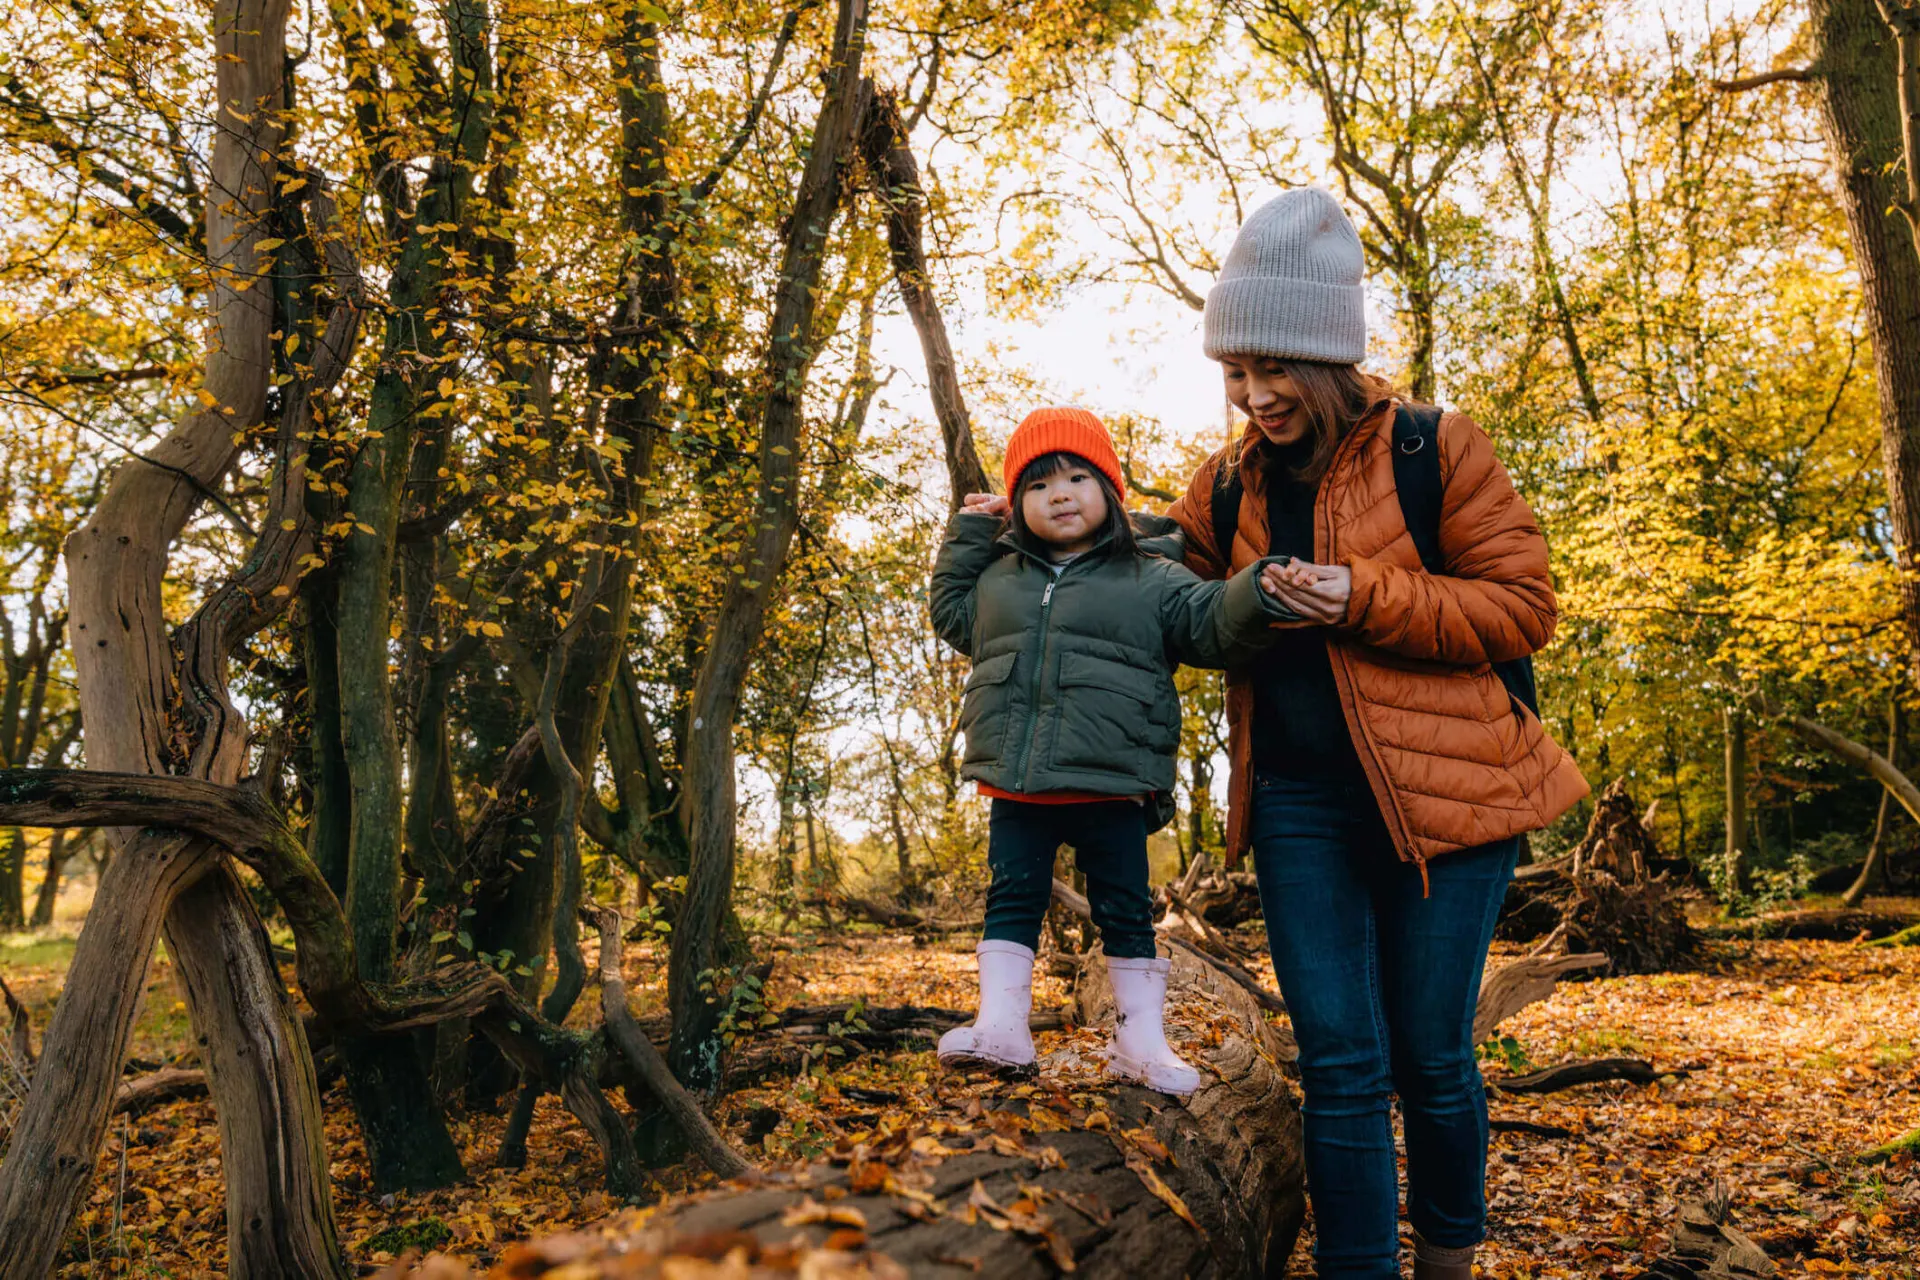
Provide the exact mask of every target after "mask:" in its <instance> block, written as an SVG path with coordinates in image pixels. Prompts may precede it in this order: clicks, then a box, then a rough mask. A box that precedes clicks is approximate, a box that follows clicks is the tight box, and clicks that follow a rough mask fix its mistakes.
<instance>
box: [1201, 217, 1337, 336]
mask: <svg viewBox="0 0 1920 1280" xmlns="http://www.w3.org/2000/svg"><path fill="white" fill-rule="evenodd" d="M1365 269H1366V262H1365V259H1364V258H1363V256H1362V254H1361V251H1360V236H1359V233H1358V232H1356V231H1355V230H1354V229H1353V223H1352V222H1350V221H1348V220H1347V213H1346V210H1344V209H1342V208H1341V207H1340V202H1339V201H1338V200H1335V199H1334V198H1333V197H1332V196H1331V195H1329V194H1328V193H1327V192H1325V191H1322V190H1321V189H1320V188H1319V187H1298V188H1295V189H1294V190H1292V191H1287V192H1283V193H1281V194H1280V195H1277V196H1275V197H1274V198H1273V199H1271V200H1269V201H1267V203H1265V204H1263V205H1261V206H1260V207H1259V208H1258V209H1255V210H1254V211H1253V216H1252V217H1250V218H1248V219H1247V221H1246V223H1245V225H1243V226H1242V227H1241V228H1240V234H1239V235H1237V236H1235V237H1234V238H1233V248H1231V249H1229V250H1227V262H1226V265H1225V266H1224V267H1222V268H1221V269H1220V280H1219V282H1218V283H1216V284H1215V285H1214V286H1213V292H1211V293H1209V294H1208V295H1207V315H1206V324H1207V332H1206V351H1207V355H1208V356H1209V357H1211V358H1212V359H1215V360H1218V359H1219V358H1220V357H1221V356H1228V355H1258V356H1279V357H1281V358H1283V359H1290V360H1321V361H1325V362H1326V363H1328V364H1359V363H1360V361H1362V360H1363V359H1365V358H1366V354H1367V317H1366V290H1365V289H1364V288H1363V287H1362V286H1361V283H1360V281H1361V277H1362V275H1363V274H1364V272H1365Z"/></svg>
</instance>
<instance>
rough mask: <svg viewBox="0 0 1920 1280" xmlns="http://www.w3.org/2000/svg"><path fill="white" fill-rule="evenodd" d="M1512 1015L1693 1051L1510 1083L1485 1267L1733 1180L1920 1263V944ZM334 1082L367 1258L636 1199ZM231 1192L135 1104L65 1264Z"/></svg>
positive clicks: (1736, 1199) (901, 945)
mask: <svg viewBox="0 0 1920 1280" xmlns="http://www.w3.org/2000/svg"><path fill="white" fill-rule="evenodd" d="M1248 936H1249V937H1251V936H1252V935H1248ZM1501 951H1508V949H1506V948H1504V947H1501V948H1496V960H1495V963H1496V964H1497V963H1499V960H1500V955H1499V952H1501ZM71 952H72V942H71V938H70V937H67V936H61V935H60V934H58V933H54V934H46V935H15V936H12V937H0V974H3V975H4V976H5V977H6V980H7V982H8V984H9V985H10V986H11V987H12V988H13V989H14V991H15V992H16V993H18V994H19V995H20V997H21V998H22V999H23V1000H24V1001H25V1003H26V1004H27V1006H28V1008H29V1009H30V1010H32V1012H33V1016H34V1025H35V1031H36V1040H37V1038H38V1033H39V1032H40V1031H41V1030H43V1029H44V1026H45V1021H46V1017H47V1012H48V1004H49V1001H50V1000H51V999H52V997H53V996H54V995H55V994H56V993H57V991H58V989H59V986H60V983H61V980H62V978H63V976H64V973H65V969H66V964H67V960H68V958H69V956H70V955H71ZM776 954H777V965H776V968H775V970H774V975H773V978H772V980H771V981H770V983H769V984H768V1003H769V1005H770V1006H771V1007H773V1008H780V1007H784V1006H787V1005H790V1004H796V1003H806V1004H827V1003H833V1002H837V1001H845V1000H852V999H856V998H860V999H865V1000H867V1001H869V1002H872V1003H876V1004H879V1003H888V1004H893V1003H901V1004H904V1003H912V1004H927V1005H940V1006H948V1007H953V1008H966V1007H969V1006H970V1004H971V1002H972V998H973V978H972V971H973V961H972V955H971V945H970V943H968V942H965V941H962V940H961V939H958V938H955V939H952V940H950V941H936V942H932V943H925V944H920V943H916V942H915V941H914V940H913V939H911V938H909V937H905V936H901V935H894V934H879V933H864V934H862V933H853V934H848V935H843V936H830V937H817V936H805V937H790V938H786V939H783V940H781V942H780V943H779V944H778V946H777V951H776ZM1509 954H1510V951H1509ZM664 964H665V954H664V948H661V949H660V950H659V951H658V952H657V953H656V951H655V949H654V948H652V947H650V946H648V945H638V946H634V947H632V948H630V949H629V954H628V960H627V968H628V973H629V980H630V982H631V983H632V985H633V990H634V998H635V1001H636V1003H637V1004H638V1005H639V1006H640V1007H641V1009H642V1011H643V1012H644V1011H646V1010H647V1009H648V1008H649V1007H653V1008H657V1007H658V1005H659V1003H660V1001H661V1000H662V999H663V997H664V994H665V992H664ZM1036 994H1037V1003H1038V1004H1039V1005H1041V1006H1048V1005H1060V1004H1063V1003H1065V1001H1066V998H1067V992H1066V991H1065V989H1064V986H1063V984H1062V983H1061V982H1060V981H1059V980H1058V979H1055V978H1051V977H1048V978H1043V979H1042V980H1041V982H1040V983H1039V990H1038V991H1037V993H1036ZM582 1004H583V1006H590V1005H591V1004H592V1001H591V1000H588V1001H583V1002H582ZM1502 1033H1503V1035H1504V1036H1506V1037H1510V1038H1511V1043H1509V1044H1507V1045H1506V1047H1505V1049H1504V1057H1503V1058H1502V1060H1499V1061H1490V1062H1488V1063H1487V1064H1486V1069H1487V1073H1488V1075H1489V1078H1490V1079H1493V1078H1498V1077H1499V1076H1502V1075H1505V1074H1507V1073H1508V1072H1509V1070H1510V1069H1517V1070H1531V1069H1535V1068H1538V1067H1542V1066H1548V1065H1551V1064H1553V1063H1556V1062H1560V1061H1564V1060H1567V1059H1570V1058H1588V1057H1614V1056H1633V1057H1642V1058H1646V1059H1648V1060H1650V1061H1652V1062H1653V1063H1654V1064H1655V1065H1656V1067H1658V1068H1659V1069H1661V1070H1662V1071H1666V1072H1671V1073H1673V1074H1671V1075H1669V1076H1667V1077H1665V1078H1663V1079H1662V1080H1661V1081H1660V1082H1659V1083H1656V1084H1652V1085H1647V1086H1637V1085H1629V1084H1621V1083H1615V1084H1602V1085H1593V1086H1585V1087H1581V1088H1577V1089H1572V1090H1568V1091H1565V1092H1561V1093H1557V1094H1552V1095H1547V1096H1543V1097H1527V1096H1512V1095H1502V1094H1498V1093H1496V1094H1494V1095H1493V1096H1492V1104H1491V1109H1492V1113H1493V1116H1494V1118H1495V1119H1496V1120H1520V1121H1529V1122H1532V1123H1534V1124H1537V1125H1541V1126H1548V1127H1551V1128H1554V1129H1558V1130H1564V1131H1567V1134H1568V1136H1565V1137H1544V1136H1537V1135H1535V1134H1531V1133H1524V1132H1498V1133H1496V1134H1495V1135H1494V1139H1493V1154H1492V1159H1491V1162H1490V1166H1489V1172H1488V1190H1489V1195H1490V1198H1491V1201H1492V1207H1493V1222H1494V1225H1493V1229H1492V1230H1493V1236H1492V1239H1491V1240H1490V1242H1489V1244H1488V1246H1487V1248H1486V1249H1485V1250H1484V1251H1483V1254H1482V1263H1481V1274H1482V1275H1483V1276H1487V1277H1496V1278H1500V1280H1538V1278H1544V1277H1587V1276H1632V1275H1636V1274H1638V1273H1639V1271H1640V1270H1641V1269H1642V1268H1643V1267H1644V1266H1645V1265H1646V1264H1647V1263H1649V1262H1650V1261H1651V1260H1652V1259H1653V1258H1654V1257H1656V1256H1657V1255H1658V1254H1659V1252H1660V1250H1661V1248H1662V1247H1663V1246H1664V1244H1665V1233H1666V1231H1667V1229H1668V1228H1669V1226H1670V1224H1671V1223H1672V1222H1673V1221H1674V1211H1675V1206H1676V1204H1677V1202H1679V1201H1681V1200H1698V1199H1702V1198H1704V1197H1705V1196H1706V1195H1708V1194H1709V1193H1710V1192H1711V1191H1712V1189H1713V1188H1714V1187H1715V1184H1716V1183H1719V1184H1723V1185H1724V1187H1725V1189H1726V1190H1727V1191H1728V1192H1729V1193H1730V1195H1731V1203H1732V1207H1733V1222H1734V1224H1735V1225H1737V1226H1738V1227H1740V1228H1741V1229H1742V1230H1744V1231H1746V1232H1747V1233H1749V1234H1750V1235H1751V1236H1753V1238H1754V1239H1756V1240H1757V1241H1759V1242H1760V1243H1762V1244H1763V1245H1765V1246H1766V1248H1767V1249H1768V1252H1769V1253H1770V1254H1771V1255H1772V1256H1773V1257H1774V1258H1775V1259H1776V1260H1777V1261H1778V1262H1779V1264H1780V1268H1781V1273H1782V1274H1784V1275H1807V1274H1812V1275H1854V1276H1866V1277H1886V1278H1888V1280H1893V1278H1895V1277H1907V1278H1913V1277H1920V1164H1916V1161H1915V1158H1914V1156H1913V1155H1912V1154H1904V1155H1900V1156H1896V1157H1894V1158H1893V1159H1891V1160H1888V1161H1885V1162H1882V1163H1879V1164H1874V1165H1858V1164H1855V1163H1853V1161H1852V1160H1851V1157H1852V1156H1854V1155H1856V1154H1857V1153H1860V1152H1863V1151H1866V1150H1868V1149H1870V1148H1872V1147H1875V1146H1877V1145H1879V1144H1881V1143H1885V1142H1887V1141H1889V1140H1890V1139H1893V1138H1895V1137H1898V1136H1900V1135H1902V1134H1905V1133H1908V1132H1911V1131H1913V1130H1915V1129H1916V1128H1920V947H1905V948H1894V949H1867V948H1862V947H1858V946H1855V945H1852V944H1848V943H1831V942H1760V943H1738V944H1720V945H1718V946H1716V948H1715V949H1714V950H1713V951H1712V952H1711V954H1710V955H1709V956H1708V958H1707V960H1706V962H1705V963H1704V964H1703V965H1702V966H1701V967H1700V968H1699V969H1698V970H1696V971H1693V972H1685V973H1672V974H1659V975H1652V976H1642V977H1622V978H1605V979H1599V980H1595V981H1587V982H1575V983H1568V984H1565V985H1563V986H1562V987H1561V988H1560V989H1559V990H1558V992H1557V993H1556V994H1555V995H1554V996H1553V997H1552V998H1550V999H1549V1000H1547V1001H1545V1002H1543V1003H1540V1004H1537V1005H1535V1006H1533V1007H1532V1008H1530V1009H1527V1010H1525V1011H1524V1012H1522V1013H1521V1014H1519V1015H1517V1016H1515V1017H1514V1018H1512V1019H1510V1020H1509V1021H1508V1022H1507V1024H1506V1025H1505V1026H1504V1027H1503V1028H1502ZM1063 1034H1071V1033H1063ZM190 1045H191V1040H190V1036H189V1034H188V1028H187V1024H186V1014H185V1007H184V1004H183V1003H182V1002H181V999H180V996H179V993H178V990H177V987H176V982H175V979H174V977H173V975H172V971H171V968H170V966H169V965H168V963H167V961H166V958H165V956H164V955H163V956H162V957H160V959H159V960H158V961H157V962H156V964H155V966H154V968H153V970H152V972H151V973H150V974H149V982H148V988H147V992H146V998H145V1003H144V1007H143V1010H142V1013H141V1016H140V1021H139V1025H138V1027H137V1029H136V1032H135V1035H134V1043H133V1049H132V1052H133V1055H134V1057H135V1058H136V1059H137V1060H138V1061H139V1063H140V1064H141V1065H142V1066H144V1067H149V1068H150V1067H154V1066H159V1065H162V1064H172V1063H177V1062H184V1061H188V1060H190ZM930 1048H931V1046H923V1047H921V1048H919V1049H917V1050H915V1051H908V1052H900V1053H895V1054H892V1055H889V1056H881V1055H866V1056H856V1057H853V1058H850V1059H846V1060H842V1059H839V1058H828V1059H826V1060H825V1061H824V1062H823V1063H821V1064H820V1066H819V1067H817V1068H816V1070H815V1072H814V1073H813V1074H812V1075H810V1076H807V1077H804V1078H798V1079H796V1078H794V1077H791V1076H789V1077H787V1078H784V1079H777V1080H771V1081H768V1082H767V1083H765V1084H762V1085H760V1086H757V1087H753V1088H747V1089H742V1090H740V1091H737V1092H735V1093H733V1094H731V1095H730V1096H728V1097H727V1098H726V1099H725V1100H724V1101H723V1102H722V1103H721V1104H720V1107H719V1110H718V1117H719V1119H720V1120H721V1122H722V1124H723V1125H724V1127H725V1128H726V1130H727V1132H728V1134H729V1136H730V1137H731V1138H732V1140H733V1141H734V1142H735V1143H736V1144H738V1145H739V1146H741V1147H742V1148H746V1149H750V1151H751V1153H752V1154H753V1156H754V1158H756V1159H757V1160H761V1161H763V1162H767V1163H787V1162H795V1161H804V1160H806V1159H808V1158H809V1157H812V1156H816V1155H818V1154H820V1153H821V1152H823V1151H825V1150H827V1149H829V1148H831V1147H833V1146H834V1145H836V1144H839V1143H841V1142H843V1141H845V1140H847V1139H848V1138H849V1137H856V1138H857V1137H858V1136H859V1134H860V1133H861V1131H862V1130H865V1129H869V1128H871V1127H873V1126H874V1125H876V1124H877V1123H879V1122H880V1121H881V1119H882V1114H883V1113H884V1114H885V1116H886V1118H887V1119H888V1121H889V1122H896V1121H897V1120H898V1119H899V1116H900V1113H903V1112H904V1113H908V1114H912V1113H922V1114H925V1113H930V1112H932V1111H934V1110H936V1109H937V1108H938V1107H939V1106H940V1105H941V1098H940V1096H939V1095H940V1093H941V1080H940V1073H939V1071H938V1068H937V1064H936V1063H935V1062H934V1059H933V1055H932V1053H931V1052H930ZM1041 1050H1042V1053H1043V1054H1044V1053H1045V1052H1046V1051H1047V1044H1046V1038H1045V1037H1043V1043H1042V1046H1041ZM876 1099H878V1100H879V1102H878V1103H876V1101H875V1100H876ZM4 1101H5V1100H4V1098H0V1104H3V1103H4ZM327 1101H328V1126H327V1128H328V1135H329V1139H330V1147H329V1150H330V1153H331V1157H332V1165H331V1169H332V1174H333V1178H334V1186H335V1203H336V1205H337V1208H338V1212H339V1222H340V1229H341V1233H342V1237H343V1240H344V1242H345V1243H346V1244H347V1246H348V1247H349V1248H350V1250H351V1251H352V1254H353V1257H354V1259H355V1261H356V1262H357V1263H359V1264H361V1265H362V1266H363V1268H364V1269H365V1270H368V1271H371V1270H375V1269H378V1264H382V1263H385V1262H387V1261H389V1260H390V1259H391V1258H392V1257H393V1256H394V1255H396V1254H398V1253H400V1252H402V1251H403V1250H404V1249H405V1248H406V1247H407V1246H408V1245H410V1244H416V1243H417V1244H420V1245H424V1246H428V1247H436V1248H438V1249H440V1250H441V1251H443V1252H445V1253H447V1254H450V1255H452V1256H454V1257H457V1258H460V1259H462V1260H464V1261H467V1262H470V1263H472V1264H474V1265H476V1266H478V1267H484V1266H486V1265H487V1264H490V1263H491V1262H492V1261H493V1260H494V1259H495V1258H497V1257H498V1256H499V1254H500V1252H501V1250H502V1249H503V1248H504V1246H505V1245H506V1244H507V1243H508V1242H511V1241H514V1240H519V1239H524V1238H526V1237H528V1236H533V1235H541V1234H545V1233H550V1232H554V1231H559V1230H563V1229H567V1228H571V1227H576V1226H585V1225H588V1224H591V1223H594V1222H596V1221H599V1220H600V1219H602V1218H604V1217H605V1216H606V1215H607V1214H609V1213H610V1212H611V1211H613V1210H614V1209H615V1208H616V1207H617V1206H615V1205H614V1204H613V1203H612V1202H611V1201H610V1199H609V1197H608V1196H607V1194H606V1193H605V1192H604V1190H603V1189H602V1184H601V1177H600V1169H599V1165H600V1158H599V1155H598V1152H597V1151H596V1150H595V1148H594V1147H593V1146H592V1144H591V1142H590V1141H589V1140H588V1138H587V1136H586V1135H585V1134H584V1133H583V1132H582V1131H581V1129H580V1128H579V1126H578V1125H577V1124H575V1123H574V1122H573V1121H572V1119H571V1117H569V1116H568V1115H567V1114H566V1113H565V1111H564V1110H562V1109H561V1108H560V1107H559V1106H558V1105H557V1104H556V1103H554V1102H553V1101H552V1100H547V1101H544V1102H543V1103H542V1104H541V1107H540V1110H539V1113H538V1118H537V1120H536V1123H535V1126H534V1130H533V1133H532V1136H531V1138H530V1141H529V1143H528V1154H529V1158H528V1163H527V1166H526V1168H524V1169H521V1170H503V1169H496V1168H494V1167H492V1163H491V1162H492V1156H493V1153H494V1150H495V1148H496V1147H497V1145H498V1142H499V1137H500V1132H501V1129H502V1127H503V1119H502V1118H501V1117H499V1116H494V1115H488V1114H474V1115H467V1116H461V1117H456V1119H455V1120H454V1124H453V1130H454V1135H455V1138H456V1140H457V1142H458V1143H459V1144H460V1146H461V1148H462V1150H463V1152H464V1154H465V1157H466V1161H467V1165H468V1169H469V1171H470V1177H469V1181H468V1182H467V1183H465V1184H464V1185H461V1186H457V1187H454V1188H450V1189H447V1190H444V1191H440V1192H435V1193H432V1194H426V1195H410V1196H378V1195H375V1194H374V1193H373V1192H372V1190H371V1189H370V1187H369V1186H368V1184H367V1179H366V1162H365V1152H364V1149H363V1147H362V1145H361V1142H360V1139H359V1135H358V1133H357V1132H356V1130H355V1126H354V1124H353V1121H352V1118H351V1112H350V1109H349V1107H348V1105H347V1102H346V1098H345V1094H344V1087H343V1086H342V1085H340V1084H338V1083H337V1082H336V1083H335V1084H333V1085H332V1086H331V1087H330V1089H329V1091H328V1099H327ZM707 1181H709V1179H708V1177H707V1175H705V1174H704V1173H703V1172H700V1171H697V1170H693V1169H689V1168H686V1167H675V1168H670V1169H666V1170H663V1171H662V1173H661V1175H660V1179H659V1182H658V1185H657V1187H656V1188H655V1190H656V1191H657V1192H658V1193H660V1194H662V1195H667V1194H672V1193H675V1192H679V1191H683V1190H687V1189H689V1188H692V1187H695V1186H698V1185H701V1184H703V1183H704V1182H707ZM221 1202H222V1191H221V1180H220V1163H219V1147H218V1135H217V1132H216V1129H215V1124H214V1117H213V1112H212V1109H211V1107H210V1105H209V1104H208V1103H207V1102H205V1101H204V1100H199V1101H180V1102H174V1103H170V1104H166V1105H163V1106H160V1107H157V1108H155V1109H153V1110H150V1111H148V1112H146V1113H145V1114H143V1115H140V1116H138V1117H135V1118H131V1119H127V1120H125V1121H124V1122H122V1121H116V1123H115V1127H114V1130H113V1134H112V1137H111V1139H110V1141H109V1144H108V1150H107V1151H106V1152H105V1153H104V1155H103V1157H102V1159H101V1162H100V1176H99V1178H98V1180H97V1182H96V1185H95V1188H94V1190H93V1192H92V1193H91V1195H90V1197H89V1199H88V1201H87V1203H86V1205H85V1207H84V1213H83V1215H82V1217H81V1219H80V1221H79V1224H78V1226H77V1228H76V1231H75V1234H74V1236H73V1238H72V1240H71V1241H70V1243H69V1247H68V1250H67V1254H66V1259H65V1265H64V1266H63V1268H62V1270H61V1272H60V1274H61V1275H62V1276H83V1275H95V1274H121V1275H149V1276H160V1275H165V1276H207V1275H219V1274H221V1273H222V1272H223V1270H224V1262H225V1257H224V1255H225V1228H224V1222H223V1210H222V1204H221ZM1310 1248H1311V1224H1309V1228H1308V1236H1307V1238H1304V1239H1303V1240H1302V1242H1301V1248H1300V1251H1299V1253H1298V1254H1297V1255H1296V1259H1295V1263H1294V1266H1293V1269H1292V1271H1291V1272H1290V1274H1291V1275H1297V1276H1307V1275H1311V1274H1312V1268H1311V1265H1310V1264H1309V1262H1308V1261H1307V1258H1308V1256H1309V1253H1310Z"/></svg>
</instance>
